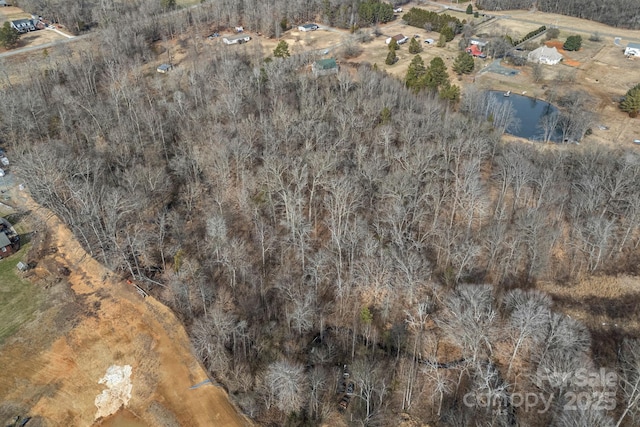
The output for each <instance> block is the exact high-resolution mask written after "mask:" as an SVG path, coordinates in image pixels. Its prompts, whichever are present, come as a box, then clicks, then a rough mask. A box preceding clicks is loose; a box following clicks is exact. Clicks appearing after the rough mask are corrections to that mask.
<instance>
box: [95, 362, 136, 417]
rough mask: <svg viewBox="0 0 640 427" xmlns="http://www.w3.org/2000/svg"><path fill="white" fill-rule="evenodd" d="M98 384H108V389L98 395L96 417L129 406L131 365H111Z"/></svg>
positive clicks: (113, 412) (105, 415)
mask: <svg viewBox="0 0 640 427" xmlns="http://www.w3.org/2000/svg"><path fill="white" fill-rule="evenodd" d="M98 384H104V385H106V386H107V389H106V390H103V391H102V393H100V394H99V395H97V396H96V400H95V404H96V407H97V408H98V412H96V419H98V418H100V417H108V416H109V415H111V414H115V413H116V412H118V410H119V409H120V408H121V407H122V406H127V404H128V403H129V400H130V399H131V388H132V384H131V366H129V365H124V366H118V365H111V366H109V369H107V373H106V374H105V375H104V377H102V378H100V380H99V381H98Z"/></svg>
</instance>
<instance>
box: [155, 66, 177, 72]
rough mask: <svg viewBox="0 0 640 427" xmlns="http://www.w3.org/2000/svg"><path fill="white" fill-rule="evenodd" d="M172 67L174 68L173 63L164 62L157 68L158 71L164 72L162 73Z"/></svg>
mask: <svg viewBox="0 0 640 427" xmlns="http://www.w3.org/2000/svg"><path fill="white" fill-rule="evenodd" d="M172 68H173V65H171V64H162V65H160V66H159V67H158V68H157V69H156V71H158V72H159V73H162V74H166V73H168V72H169V70H171V69H172Z"/></svg>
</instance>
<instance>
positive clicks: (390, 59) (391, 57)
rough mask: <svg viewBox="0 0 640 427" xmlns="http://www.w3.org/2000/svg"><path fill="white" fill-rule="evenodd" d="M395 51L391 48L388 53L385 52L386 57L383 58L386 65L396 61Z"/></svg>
mask: <svg viewBox="0 0 640 427" xmlns="http://www.w3.org/2000/svg"><path fill="white" fill-rule="evenodd" d="M396 60H397V57H396V51H395V50H393V49H389V53H388V54H387V59H385V61H384V63H385V64H387V65H393V64H395V63H396Z"/></svg>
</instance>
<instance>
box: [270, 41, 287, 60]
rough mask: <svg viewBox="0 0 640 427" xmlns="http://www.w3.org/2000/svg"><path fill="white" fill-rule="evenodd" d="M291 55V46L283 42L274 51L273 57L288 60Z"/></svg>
mask: <svg viewBox="0 0 640 427" xmlns="http://www.w3.org/2000/svg"><path fill="white" fill-rule="evenodd" d="M290 56H291V54H290V53H289V44H288V43H287V42H286V41H284V40H281V41H280V43H278V45H277V46H276V48H275V49H273V57H274V58H288V57H290Z"/></svg>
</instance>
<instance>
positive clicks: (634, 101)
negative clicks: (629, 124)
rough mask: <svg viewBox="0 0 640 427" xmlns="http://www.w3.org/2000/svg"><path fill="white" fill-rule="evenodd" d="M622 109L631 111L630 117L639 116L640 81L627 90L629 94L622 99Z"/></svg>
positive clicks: (626, 111) (627, 111)
mask: <svg viewBox="0 0 640 427" xmlns="http://www.w3.org/2000/svg"><path fill="white" fill-rule="evenodd" d="M620 109H621V110H622V111H624V112H625V113H629V116H630V117H637V116H638V113H640V83H638V84H637V85H635V86H634V87H632V88H631V89H629V90H628V91H627V94H626V95H625V96H624V98H623V99H622V101H620Z"/></svg>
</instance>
